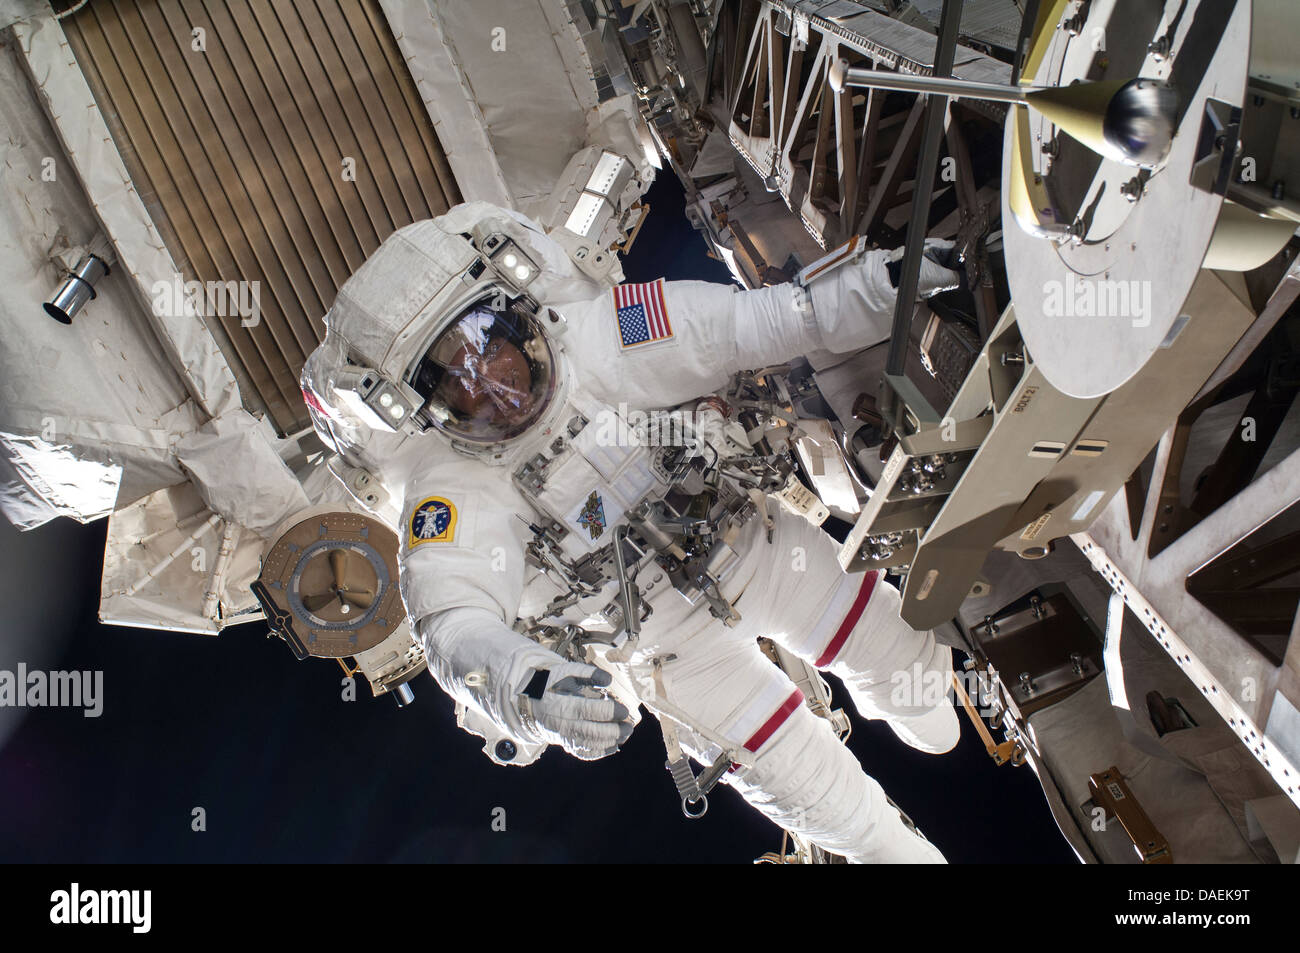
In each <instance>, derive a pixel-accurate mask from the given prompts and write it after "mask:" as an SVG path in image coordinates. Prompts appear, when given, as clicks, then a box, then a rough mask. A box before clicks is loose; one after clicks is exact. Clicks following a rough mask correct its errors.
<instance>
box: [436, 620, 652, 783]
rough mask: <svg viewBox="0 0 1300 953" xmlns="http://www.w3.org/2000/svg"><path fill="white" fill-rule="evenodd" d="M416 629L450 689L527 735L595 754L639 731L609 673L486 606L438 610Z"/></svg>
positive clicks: (584, 755) (512, 731)
mask: <svg viewBox="0 0 1300 953" xmlns="http://www.w3.org/2000/svg"><path fill="white" fill-rule="evenodd" d="M415 631H416V634H417V635H418V636H419V638H420V641H421V642H422V643H423V645H424V651H425V657H426V658H427V659H428V664H429V671H430V672H432V674H433V677H434V678H435V679H436V680H437V682H438V684H439V685H440V686H442V689H443V691H445V692H446V693H447V694H448V695H450V696H451V697H452V698H454V699H455V700H456V701H458V702H460V703H461V704H463V705H466V706H468V707H470V708H473V709H474V710H476V711H478V712H479V713H480V714H482V715H484V716H485V717H486V718H488V719H489V720H490V721H492V722H493V723H494V724H495V725H497V726H498V727H499V728H501V729H502V730H503V731H505V732H506V733H507V734H509V735H511V736H512V737H514V738H516V739H518V740H520V741H524V742H527V743H531V744H558V745H560V746H562V747H563V748H564V749H565V750H566V751H568V752H569V753H570V754H572V755H574V756H575V757H578V758H581V759H583V760H594V759H596V758H603V757H605V756H606V755H609V754H613V753H614V752H615V751H617V750H618V747H619V745H621V744H622V743H623V742H624V741H626V740H627V738H628V736H629V735H630V734H631V730H632V729H631V726H630V725H628V724H626V723H625V722H626V720H627V718H628V716H629V712H628V710H627V708H625V707H624V706H623V705H622V704H620V703H618V702H616V701H614V700H613V699H610V698H607V697H604V695H603V693H602V691H601V689H603V688H604V687H606V686H608V685H609V683H610V676H609V675H608V673H606V672H603V671H601V670H599V669H597V668H594V667H593V666H590V665H584V664H581V663H576V662H568V661H565V660H564V659H562V658H561V657H560V656H558V655H556V654H555V653H554V652H552V651H550V650H549V649H545V648H542V647H541V646H540V645H538V644H537V643H536V642H534V641H532V640H531V639H528V638H525V637H524V636H522V635H520V634H519V633H517V632H515V631H514V630H513V629H511V628H509V627H508V626H506V625H505V623H503V622H502V621H501V620H500V619H499V618H497V617H496V616H495V615H494V614H493V613H491V612H490V611H488V610H486V609H482V608H477V607H473V606H462V607H458V608H454V609H447V610H445V611H442V612H435V613H432V614H430V615H426V616H424V617H423V618H422V619H420V620H419V621H418V622H416V625H415Z"/></svg>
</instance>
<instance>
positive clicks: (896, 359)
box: [882, 0, 962, 424]
mask: <svg viewBox="0 0 1300 953" xmlns="http://www.w3.org/2000/svg"><path fill="white" fill-rule="evenodd" d="M961 12H962V0H943V13H942V14H941V15H940V17H939V38H938V42H937V45H936V46H935V50H934V73H935V77H937V78H939V79H943V78H944V77H947V76H949V75H951V73H952V64H953V60H954V59H955V58H956V53H957V28H958V26H959V25H960V24H961ZM947 111H948V99H947V97H946V96H944V95H942V94H932V95H931V98H930V101H929V102H928V103H927V104H926V114H925V131H924V132H923V133H922V134H921V157H920V160H919V161H918V162H917V167H916V187H915V188H914V189H913V191H912V220H911V222H910V223H909V224H908V226H907V245H906V247H905V251H904V253H903V267H902V274H901V275H900V276H899V278H898V299H897V300H896V301H895V303H894V328H893V333H892V334H891V335H890V338H889V355H888V358H887V359H886V362H885V373H886V374H887V375H893V376H901V375H902V374H903V368H904V364H905V362H906V358H907V342H908V335H909V332H910V331H911V328H912V315H913V314H914V313H915V311H916V289H917V283H918V281H919V279H920V276H921V255H922V254H923V253H924V251H925V233H926V230H927V226H928V225H929V220H930V196H931V193H932V192H933V191H934V173H935V169H936V168H937V167H938V165H939V145H940V143H941V142H942V141H943V120H944V116H945V114H946V113H947ZM895 396H896V395H895V392H894V389H893V387H892V386H890V385H888V384H887V385H886V386H885V388H884V393H883V394H882V397H883V398H884V402H885V403H886V404H887V407H888V409H890V410H891V411H892V410H893V409H895V408H896V407H897V403H896V400H895ZM896 419H897V417H896V416H895V415H894V414H892V413H890V414H887V415H886V417H885V422H886V424H891V423H892V422H893V420H896Z"/></svg>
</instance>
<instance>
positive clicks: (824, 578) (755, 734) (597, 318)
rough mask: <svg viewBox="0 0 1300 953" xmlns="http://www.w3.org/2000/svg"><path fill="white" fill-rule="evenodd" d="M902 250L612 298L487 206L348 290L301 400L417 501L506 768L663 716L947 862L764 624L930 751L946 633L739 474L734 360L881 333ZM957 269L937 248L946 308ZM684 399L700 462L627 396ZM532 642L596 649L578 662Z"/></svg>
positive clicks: (407, 584) (738, 775)
mask: <svg viewBox="0 0 1300 953" xmlns="http://www.w3.org/2000/svg"><path fill="white" fill-rule="evenodd" d="M897 257H898V256H897V255H896V254H891V253H889V252H885V251H878V250H872V251H862V250H857V251H852V253H850V251H845V252H843V253H842V254H841V255H840V256H839V260H836V258H835V256H828V259H827V260H826V261H825V262H824V263H823V264H822V265H821V266H819V267H816V268H813V267H810V268H809V269H806V270H805V278H806V280H804V281H800V282H796V283H795V284H786V285H779V286H774V287H767V288H762V289H757V290H749V291H745V290H740V289H737V288H735V287H732V286H727V285H719V284H713V283H708V282H698V281H662V280H661V281H657V282H652V283H650V284H645V285H630V284H623V285H619V286H617V287H614V288H613V289H610V288H609V287H608V285H603V284H601V283H599V282H598V281H596V280H595V279H593V278H591V277H589V276H588V274H587V273H586V272H584V271H583V270H582V269H581V268H580V267H579V264H578V262H576V261H575V260H573V259H571V258H570V256H569V254H568V253H567V252H566V251H565V249H564V248H563V247H561V245H560V244H559V243H557V242H556V241H554V240H552V239H551V238H550V237H548V236H547V235H546V234H544V233H543V231H542V230H541V228H540V227H539V226H537V225H536V224H535V223H533V222H531V221H530V220H528V219H526V218H524V217H522V216H520V215H517V214H516V213H513V212H509V211H505V210H502V209H498V208H495V207H493V206H491V205H487V204H485V203H478V202H475V203H468V204H465V205H460V206H457V207H455V208H453V209H452V210H450V211H449V212H448V213H446V214H445V215H443V216H441V217H439V218H437V219H432V220H428V221H422V222H417V223H415V224H413V225H410V226H407V227H405V228H402V229H400V230H398V231H397V232H395V233H394V234H393V235H391V236H390V237H389V238H388V239H386V240H385V241H384V242H383V244H382V245H381V246H380V248H379V249H378V250H377V251H376V252H375V253H374V254H373V255H371V256H370V258H369V259H368V260H367V261H366V262H365V263H364V264H363V265H362V266H361V268H360V269H359V270H358V271H357V272H356V273H355V274H354V275H353V276H352V277H351V278H350V279H349V280H348V281H347V283H346V284H345V285H344V286H343V287H342V289H340V291H339V294H338V296H337V299H336V300H335V302H334V305H333V307H332V308H331V309H330V311H329V313H328V314H327V315H326V318H325V323H326V328H327V334H326V337H325V340H324V341H323V342H322V344H321V346H320V347H319V348H317V350H316V351H315V352H314V353H313V354H312V355H311V357H310V358H309V360H308V362H307V364H306V366H305V368H304V371H303V377H302V384H303V393H304V396H305V398H306V400H307V404H308V407H309V409H310V411H311V414H312V418H313V422H314V423H315V425H316V428H317V430H318V431H319V432H320V434H321V436H322V438H323V439H324V440H325V441H326V443H327V444H328V445H329V446H330V447H331V448H332V449H333V450H334V451H336V452H337V455H338V457H337V461H336V462H335V463H332V464H331V466H332V467H337V469H336V473H338V472H342V473H356V472H361V473H365V474H366V475H367V476H368V477H370V478H373V480H374V481H375V482H378V483H379V484H380V485H382V486H383V487H385V488H386V489H387V491H388V492H389V493H390V494H391V495H392V502H393V503H394V504H396V503H398V502H399V501H400V506H401V511H400V512H401V515H400V524H399V526H398V535H399V538H400V539H401V541H402V546H401V552H400V556H399V562H400V567H401V581H400V584H401V591H402V596H403V599H404V602H405V605H406V609H407V614H408V618H409V619H410V621H411V624H412V626H413V631H414V632H415V633H416V635H417V637H418V638H419V639H420V640H421V641H422V643H423V645H424V647H425V652H426V656H427V658H428V663H429V668H430V671H431V672H432V673H433V675H434V677H435V678H436V679H437V681H438V683H439V685H440V686H441V687H442V688H443V689H444V690H445V691H446V692H447V693H448V694H449V695H451V696H452V697H453V698H454V699H456V701H457V702H459V703H460V704H461V705H463V706H464V710H466V711H468V712H469V713H471V714H472V715H473V716H474V717H475V718H477V719H478V720H479V721H480V723H482V722H484V720H486V723H488V724H490V725H492V726H494V730H495V732H496V734H497V735H498V736H499V737H501V738H503V739H508V743H507V744H506V745H505V746H504V747H503V746H501V745H498V747H497V749H496V750H497V751H498V752H504V754H505V755H506V757H505V758H497V759H496V760H507V759H508V757H509V754H510V752H512V751H515V750H532V751H537V750H540V749H541V748H543V747H545V746H547V745H555V746H558V747H561V748H563V749H564V750H565V751H567V752H568V753H570V754H572V755H575V756H576V757H578V758H582V759H588V760H590V759H596V758H601V757H605V756H607V755H610V754H612V753H614V752H615V751H617V750H618V748H619V746H620V745H621V744H622V743H623V742H624V741H625V740H626V739H627V737H628V736H629V735H630V733H631V731H632V728H633V726H634V725H635V724H636V723H637V721H638V719H639V711H638V710H639V707H640V705H641V703H644V705H645V707H646V708H648V709H649V710H650V711H651V712H653V713H655V714H656V715H657V716H658V717H659V719H660V721H661V724H662V727H663V728H664V733H665V739H666V742H667V744H668V748H669V753H670V760H671V759H672V757H673V755H674V748H679V749H680V752H685V753H687V754H689V755H690V756H691V757H693V758H694V759H695V760H696V761H697V762H698V763H699V764H701V765H703V766H706V768H708V767H711V768H712V769H713V770H712V775H713V777H715V778H716V777H720V778H721V780H722V781H723V782H724V783H727V784H729V785H730V786H731V787H732V788H733V789H735V790H736V791H738V792H739V793H740V794H741V795H742V796H743V797H744V798H745V799H746V800H747V801H748V802H749V803H750V804H751V805H753V806H754V807H755V808H757V809H758V810H759V811H760V812H762V813H763V814H765V815H766V816H768V817H769V818H771V819H772V820H773V821H774V822H775V823H776V824H778V825H780V826H781V827H783V828H785V829H786V830H789V831H792V832H794V833H797V834H799V835H801V836H802V837H804V838H805V839H807V840H809V841H811V842H813V843H816V844H817V845H819V846H820V847H822V848H824V849H826V850H828V851H831V852H833V853H836V854H840V855H843V856H845V857H847V858H848V859H849V860H850V861H855V862H906V863H912V862H918V863H927V862H933V863H942V862H943V857H942V855H941V854H940V852H939V851H938V850H937V849H936V848H934V847H933V846H932V845H931V844H929V843H928V842H927V841H926V840H925V839H924V838H923V837H921V836H919V835H918V834H917V833H916V831H915V829H914V827H912V826H911V825H910V824H908V823H906V822H905V820H904V818H903V816H902V815H901V814H900V812H899V810H898V808H897V807H896V806H895V805H894V804H893V802H891V801H890V800H889V799H888V798H887V797H886V795H885V792H884V791H883V789H882V788H881V786H880V785H879V784H878V783H877V782H876V781H875V780H873V779H872V778H871V777H869V776H868V775H867V774H866V773H865V772H864V771H863V770H862V767H861V766H860V765H859V763H858V762H857V760H856V759H855V758H854V756H853V755H852V754H851V753H850V752H849V750H848V749H847V748H846V747H845V746H844V745H843V744H842V743H841V742H840V741H839V740H838V738H837V737H836V735H835V733H834V731H833V730H832V727H831V725H830V723H829V722H828V721H827V720H826V719H825V718H822V717H819V716H818V715H817V714H815V713H814V712H813V711H812V710H811V709H810V708H809V706H808V705H806V704H804V703H803V696H802V694H801V693H800V691H799V690H798V689H797V688H796V687H795V685H794V684H793V683H792V682H791V681H790V679H789V678H788V677H787V676H786V674H785V673H784V672H783V671H782V670H781V669H780V668H778V667H777V666H775V665H773V664H772V662H771V661H769V659H768V658H767V657H766V656H765V655H764V654H763V653H762V651H761V649H760V647H759V644H758V641H757V640H758V639H759V638H760V637H765V638H767V639H770V640H772V641H773V642H775V643H776V644H778V645H780V646H781V647H782V648H784V649H785V650H786V651H788V652H790V653H792V654H793V655H795V656H798V657H799V658H801V659H803V660H805V661H806V662H808V663H809V664H811V665H814V666H815V667H816V668H817V669H819V670H821V671H823V672H828V673H831V674H833V675H835V676H836V677H838V678H839V679H840V680H841V681H842V682H843V684H844V686H845V688H846V689H847V691H848V694H849V696H850V698H851V699H852V701H853V704H854V707H855V708H856V709H857V711H858V713H859V714H860V715H862V716H863V717H866V718H877V719H884V720H886V721H887V723H888V724H889V725H890V727H891V728H892V729H893V730H894V732H895V733H896V734H897V735H898V736H899V738H901V739H902V740H903V741H904V742H906V743H907V744H909V745H911V746H912V747H914V748H917V749H919V750H922V751H926V752H930V753H942V752H945V751H948V750H949V749H951V748H952V747H953V746H954V745H955V744H956V742H957V740H958V736H959V724H958V721H957V717H956V714H955V711H954V709H953V707H952V705H951V702H950V701H949V700H948V698H947V695H946V694H945V693H937V694H938V697H932V696H933V695H935V694H936V693H933V692H930V693H927V692H924V691H920V690H919V685H918V684H917V683H919V682H920V681H921V680H923V679H924V680H925V681H926V682H927V683H928V684H935V683H936V682H937V683H939V684H942V685H944V686H946V685H947V683H948V681H949V680H950V677H951V666H952V660H951V656H950V652H949V649H948V648H947V647H946V646H943V645H940V644H938V643H936V641H935V639H934V636H933V634H932V633H929V632H914V631H912V630H911V629H910V628H909V627H908V626H907V625H906V624H905V623H903V622H902V621H901V620H900V619H899V615H898V607H899V602H900V597H899V594H898V592H897V591H896V590H895V589H894V588H893V587H892V586H891V585H890V584H889V583H887V582H886V581H885V579H884V578H883V576H882V575H881V574H879V573H876V572H870V573H866V574H865V575H854V576H849V575H846V574H844V573H843V572H842V571H841V569H840V568H839V565H838V562H837V560H836V548H835V544H834V543H833V541H832V540H831V539H830V538H829V537H828V536H827V535H826V534H825V533H824V532H823V531H822V530H821V529H820V528H819V527H817V526H815V525H813V524H812V523H810V522H809V521H808V520H806V519H803V518H801V517H799V516H797V515H794V513H793V512H789V511H787V509H786V508H783V507H779V506H775V505H773V506H772V507H771V508H768V506H767V503H768V502H770V497H768V498H765V497H764V493H763V492H762V491H761V490H755V489H754V487H753V486H752V485H749V486H745V485H740V484H737V483H736V482H735V481H734V480H732V479H731V478H730V477H727V478H723V477H721V476H719V474H720V473H725V472H728V470H730V471H731V472H733V473H734V472H735V470H736V468H737V467H740V466H741V464H742V463H743V462H745V461H752V460H753V459H754V456H755V453H756V451H755V449H754V448H753V447H751V446H750V445H749V441H748V439H747V437H746V428H745V426H743V425H740V424H738V423H737V420H736V408H735V407H732V406H730V404H729V403H728V401H727V399H726V388H727V386H728V384H729V382H731V381H732V379H733V377H734V375H736V374H737V373H738V372H743V371H750V370H754V369H759V368H765V367H770V366H774V365H779V364H781V363H783V362H786V361H788V360H790V359H792V358H794V357H797V356H801V355H805V354H808V353H813V352H827V351H829V352H832V353H835V354H847V353H850V352H854V351H857V350H859V349H861V348H864V347H868V346H871V345H874V344H877V343H879V342H881V341H883V340H885V339H886V338H887V337H888V333H889V327H890V324H891V321H892V315H893V310H894V299H895V290H894V280H891V276H890V264H891V261H896V260H897ZM956 283H957V276H956V275H955V274H954V273H953V272H952V271H950V270H948V269H946V268H945V267H943V266H942V265H940V264H939V263H938V262H936V261H934V260H931V257H930V256H927V258H926V260H925V262H924V264H923V268H922V274H921V289H920V290H921V294H922V295H925V294H929V293H933V292H934V291H937V290H941V289H944V288H948V287H953V286H955V285H956ZM701 398H704V401H703V402H702V403H696V402H697V401H700V399H701ZM681 406H686V407H687V408H694V409H695V410H697V411H698V414H697V416H696V417H695V418H693V419H697V420H705V419H707V420H708V421H709V422H710V424H711V427H710V428H704V427H701V428H699V433H697V434H696V435H695V437H694V438H693V439H695V441H696V442H694V443H692V444H691V447H690V452H685V451H683V450H682V448H680V447H676V448H674V447H656V446H648V445H647V442H646V441H644V440H638V439H635V436H636V435H635V432H634V430H633V429H632V428H629V427H628V425H627V420H626V418H627V417H628V416H630V415H629V413H628V411H627V408H634V409H637V410H641V411H646V410H653V409H657V408H674V407H681ZM705 430H708V432H709V436H708V438H707V439H708V441H709V445H708V446H706V445H705V438H704V437H703V436H701V434H703V433H704V431H705ZM611 435H613V436H611ZM729 481H730V482H729ZM683 500H685V503H683V502H682V501H683ZM674 501H675V502H674ZM691 527H694V529H692V528H691ZM700 527H705V528H704V529H700ZM697 531H698V532H699V533H702V534H703V535H689V534H690V533H695V532H697ZM688 538H689V539H690V540H692V541H693V542H689V543H687V542H683V541H684V540H687V539H688ZM701 541H704V542H701ZM693 546H694V547H695V548H694V549H692V547H693ZM602 632H603V633H604V634H603V635H600V634H599V633H602ZM524 633H528V635H526V634H524ZM537 633H551V634H555V633H569V634H570V636H572V635H573V634H574V633H579V634H584V635H585V637H586V638H585V641H584V640H583V639H579V644H581V645H582V646H583V648H582V650H581V652H580V653H579V652H576V651H574V643H573V642H572V640H571V639H570V640H569V641H568V642H566V643H565V645H566V649H565V651H564V654H560V653H559V652H558V651H557V650H556V646H557V643H556V642H555V641H554V640H553V639H552V640H548V639H546V638H540V637H538V636H537ZM593 633H595V634H593ZM529 635H531V636H533V637H529ZM900 689H901V690H900ZM914 689H916V690H914ZM480 733H484V732H480ZM680 752H678V757H679V758H680V763H685V761H684V758H683V757H681V755H680ZM670 767H671V765H670ZM674 777H675V779H676V778H677V777H678V775H677V774H676V773H675V774H674ZM687 777H688V783H689V775H688V776H687ZM679 788H680V783H679Z"/></svg>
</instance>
